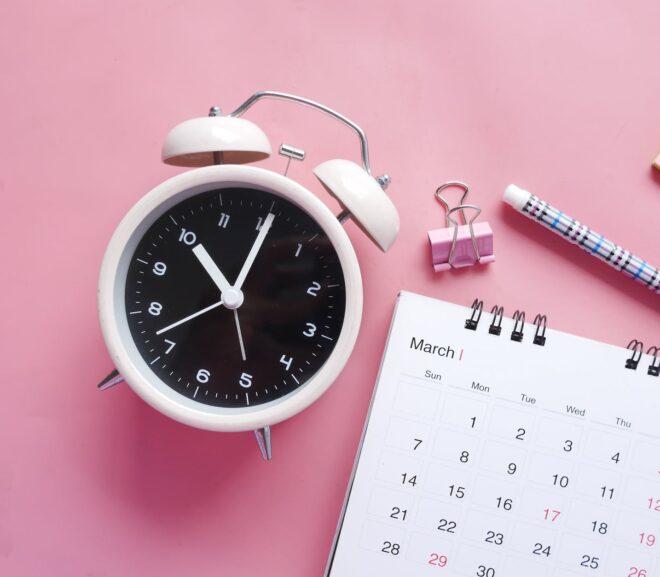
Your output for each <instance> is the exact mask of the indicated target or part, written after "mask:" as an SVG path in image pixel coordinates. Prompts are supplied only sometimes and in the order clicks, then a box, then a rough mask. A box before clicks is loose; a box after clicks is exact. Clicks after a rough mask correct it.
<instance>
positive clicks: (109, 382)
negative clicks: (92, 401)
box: [96, 369, 124, 391]
mask: <svg viewBox="0 0 660 577" xmlns="http://www.w3.org/2000/svg"><path fill="white" fill-rule="evenodd" d="M123 382H124V377H122V376H121V375H120V374H119V371H117V369H115V370H114V371H112V372H111V373H110V374H109V375H108V376H107V377H106V378H105V379H103V380H102V381H101V382H100V383H99V384H98V385H96V386H97V387H98V389H99V391H105V390H106V389H111V388H112V387H114V386H115V385H118V384H119V383H123Z"/></svg>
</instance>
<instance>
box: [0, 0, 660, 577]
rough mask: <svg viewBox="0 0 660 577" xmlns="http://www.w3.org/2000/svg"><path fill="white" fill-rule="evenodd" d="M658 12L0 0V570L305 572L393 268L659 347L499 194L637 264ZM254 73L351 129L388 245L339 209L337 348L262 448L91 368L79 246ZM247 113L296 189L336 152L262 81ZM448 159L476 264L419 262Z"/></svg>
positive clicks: (599, 334)
mask: <svg viewBox="0 0 660 577" xmlns="http://www.w3.org/2000/svg"><path fill="white" fill-rule="evenodd" d="M659 23H660V4H659V3H658V2H657V1H655V0H648V1H641V0H640V1H637V2H618V1H608V2H604V1H602V0H589V1H561V2H560V1H552V2H550V1H547V2H540V1H534V2H530V1H529V0H517V1H509V0H507V1H498V2H472V1H470V2H466V1H463V0H460V1H451V2H447V1H445V2H430V1H429V2H424V3H422V2H417V3H413V2H410V1H403V0H387V1H382V2H371V3H368V2H347V1H345V0H341V1H335V2H332V3H329V2H325V3H322V2H316V3H312V2H304V1H302V0H280V1H279V2H250V1H244V2H231V3H229V2H222V1H217V0H216V1H213V2H211V1H197V2H195V1H186V2H172V1H168V2H163V1H155V0H149V1H145V0H142V1H133V2H109V1H107V0H104V1H100V0H94V1H88V2H80V1H79V0H75V1H74V0H59V1H58V2H46V1H40V2H35V1H28V0H21V1H15V2H11V3H10V2H4V3H3V4H2V6H1V7H0V107H1V109H2V120H1V121H0V134H1V137H0V159H1V160H0V194H1V195H2V201H3V209H4V211H3V214H4V218H3V221H2V226H1V227H0V262H2V266H3V270H4V274H3V279H4V280H3V284H2V286H3V288H2V299H0V314H1V316H2V323H1V324H0V350H1V351H2V360H1V363H0V574H1V575H3V576H8V577H14V576H19V577H22V576H43V575H48V576H50V577H59V576H62V577H64V576H66V577H77V576H87V577H92V576H94V577H101V576H115V575H116V576H122V577H131V576H134V575H135V576H137V575H158V576H159V577H169V576H175V575H176V576H179V575H196V576H197V577H205V576H211V575H213V576H217V575H227V576H233V577H241V576H256V575H269V576H273V577H277V576H286V577H303V576H304V577H310V576H320V575H321V574H322V570H323V567H324V565H325V562H326V558H327V554H328V550H329V547H330V544H331V540H332V536H333V534H334V531H335V525H336V521H337V516H338V514H339V511H340V507H341V503H342V499H343V496H344V492H345V489H346V483H347V480H348V476H349V473H350V470H351V466H352V463H353V458H354V454H355V450H356V447H357V442H358V439H359V436H360V432H361V429H362V425H363V421H364V417H365V414H366V410H367V406H368V403H369V399H370V395H371V391H372V386H373V383H374V379H375V376H376V372H377V368H378V363H379V360H380V356H381V353H382V348H383V344H384V341H385V335H386V330H387V327H388V324H389V322H390V316H391V312H392V307H393V304H394V298H395V295H396V294H397V292H398V291H399V290H400V289H402V288H405V289H408V290H412V291H417V292H421V293H424V294H427V295H431V296H437V297H440V298H444V299H446V300H450V301H454V302H458V303H462V304H469V303H470V302H471V301H472V299H473V298H474V297H475V296H479V297H482V298H483V299H484V300H485V302H486V305H487V306H489V307H490V306H492V305H493V304H494V303H499V304H501V305H504V307H505V310H506V311H507V313H509V314H511V312H512V311H513V309H515V308H518V307H521V308H524V309H525V310H527V311H528V314H532V315H533V314H535V313H536V312H537V311H543V312H545V313H546V314H547V315H548V318H549V319H550V324H551V326H552V327H553V328H558V329H562V330H566V331H571V332H574V333H577V334H580V335H584V336H588V337H592V338H596V339H601V340H604V341H608V342H611V343H615V344H620V345H625V344H626V343H627V341H628V340H629V339H630V338H632V337H638V338H641V339H643V340H644V341H645V342H646V343H647V345H648V344H651V343H653V342H655V343H656V344H657V343H658V341H660V333H659V331H658V327H659V324H658V320H659V319H660V316H659V308H658V297H657V296H655V295H653V294H652V293H651V292H650V291H648V290H647V289H645V288H643V287H641V286H639V285H636V284H635V283H633V282H631V281H630V280H628V279H626V278H623V277H622V276H621V275H619V274H618V273H616V272H615V271H613V270H611V269H609V268H608V267H606V266H605V265H602V264H601V263H599V262H597V261H596V260H594V259H591V258H590V257H589V256H588V255H586V254H584V253H582V252H580V251H579V250H578V249H575V248H574V247H571V246H568V245H566V244H565V243H563V241H562V240H561V239H559V238H557V237H554V236H553V235H552V234H551V233H549V232H546V231H543V230H540V229H539V228H538V227H536V226H535V225H534V224H533V223H531V222H530V221H527V220H526V219H524V218H523V217H520V216H519V215H517V214H515V213H514V212H512V210H511V209H509V208H508V207H504V206H503V205H502V203H501V201H500V197H501V193H502V191H503V189H504V186H505V185H506V184H508V183H510V182H515V183H517V184H519V185H520V186H523V187H527V188H529V189H530V190H532V191H533V192H535V193H537V194H538V195H539V196H542V197H544V198H545V199H546V200H548V201H550V202H552V203H554V204H556V205H557V206H558V207H560V208H561V209H563V210H565V211H567V212H569V213H570V214H572V215H574V216H576V217H577V218H580V219H581V220H583V221H584V222H587V223H588V224H590V225H591V226H593V227H594V228H596V229H597V230H599V231H602V232H604V233H606V234H607V235H608V236H610V237H611V238H612V239H614V240H615V241H617V242H619V243H621V244H622V245H624V246H625V247H626V248H628V249H629V250H632V251H633V252H636V253H638V254H639V255H640V256H642V257H643V258H646V259H648V260H649V261H651V262H652V263H654V264H656V265H657V264H658V263H660V242H659V241H660V232H659V227H658V214H659V209H660V173H658V172H655V173H654V172H653V171H652V169H651V168H650V163H651V160H652V158H653V157H654V156H655V154H656V153H657V152H658V149H660V105H659V102H660V100H659V96H658V93H659V91H660V74H658V54H660V34H659V33H658V30H659V28H658V26H659ZM259 89H275V90H285V91H290V92H294V93H299V94H302V95H305V96H308V97H311V98H314V99H318V100H320V101H322V102H324V103H327V104H328V105H330V106H333V107H335V108H336V109H338V110H339V111H341V112H343V113H345V114H346V115H348V116H349V117H350V118H353V119H355V120H356V121H357V122H358V123H359V124H361V125H362V126H363V127H364V129H365V130H366V131H367V133H368V135H369V137H370V143H371V146H372V165H373V167H374V170H375V171H376V173H381V172H388V173H390V174H391V176H392V179H393V183H392V186H391V188H390V192H391V195H392V198H393V199H394V201H395V202H396V203H397V205H398V207H399V210H400V213H401V236H400V238H399V240H398V242H397V244H396V245H395V246H394V248H393V249H392V250H391V251H390V252H389V253H388V254H385V255H384V254H382V253H380V252H379V250H378V249H376V248H375V246H373V245H372V244H371V243H370V242H369V241H368V240H367V239H366V238H365V237H364V236H363V235H362V234H361V232H360V231H359V230H358V229H357V227H355V225H354V224H348V225H347V230H348V233H349V235H350V236H351V238H352V239H353V241H354V243H355V245H356V249H357V253H358V256H359V258H360V260H361V262H362V271H363V274H364V284H365V311H364V319H363V326H362V331H361V334H360V337H359V340H358V343H357V347H356V349H355V353H354V355H353V357H352V359H351V360H350V362H349V364H348V366H347V367H346V369H345V370H344V372H343V374H342V376H341V378H340V379H339V380H338V381H337V382H336V384H335V385H334V386H333V388H331V390H330V391H329V392H328V393H327V394H326V395H325V396H324V397H323V398H322V399H321V400H320V401H319V402H318V403H316V404H315V405H314V406H313V407H311V408H310V409H309V410H308V411H306V412H304V413H303V414H301V415H299V416H297V417H295V418H293V419H291V420H290V421H288V422H285V423H283V424H281V425H279V426H277V427H275V428H274V453H275V458H274V461H273V462H272V463H270V464H266V463H263V462H262V461H261V459H260V457H259V455H258V451H257V448H256V445H255V442H254V439H253V437H252V435H251V434H247V433H246V434H231V435H230V434H226V435H222V434H213V433H209V432H205V431H200V430H195V429H192V428H188V427H185V426H183V425H179V424H177V423H175V422H173V421H170V420H168V419H167V418H165V417H163V416H161V415H159V414H157V413H156V412H155V411H153V410H152V409H151V408H149V407H148V406H146V405H145V404H144V403H143V402H142V401H140V400H139V399H138V398H137V397H136V396H135V395H134V394H133V393H132V392H131V391H130V390H129V389H128V388H127V387H126V386H120V387H118V388H116V389H114V390H112V391H110V392H107V393H105V394H101V393H99V392H97V390H96V387H95V385H96V383H97V381H99V379H100V378H101V377H102V376H104V375H105V374H106V373H107V372H108V371H109V370H110V369H111V365H110V361H109V359H108V355H107V353H106V350H105V348H104V345H103V342H102V339H101V334H100V330H99V326H98V321H97V316H96V301H95V296H96V294H95V293H96V282H97V274H98V269H99V265H100V262H101V258H102V255H103V251H104V249H105V246H106V244H107V242H108V240H109V238H110V235H111V234H112V231H113V229H114V227H115V226H116V224H117V223H118V222H119V220H120V218H121V217H122V216H123V214H124V213H125V212H126V211H127V210H128V209H129V207H130V206H131V205H133V204H134V203H135V202H136V201H137V199H138V198H140V197H141V196H142V195H143V194H144V193H145V192H146V191H148V190H149V189H150V188H152V187H153V186H155V185H156V184H157V183H159V182H161V181H163V180H164V179H166V178H168V177H169V176H171V175H173V174H175V173H176V172H178V169H175V168H172V167H167V166H164V165H162V164H161V163H160V161H159V153H160V146H161V143H162V140H163V137H164V135H165V134H166V133H167V131H168V130H169V129H170V128H171V127H172V126H173V125H175V124H176V123H178V122H180V121H182V120H184V119H187V118H189V117H192V116H196V115H204V114H205V113H206V111H207V109H208V108H209V106H211V105H213V104H219V105H221V106H222V107H223V108H224V109H225V110H226V111H229V110H231V109H233V108H234V107H235V106H237V105H238V104H239V103H240V102H241V101H242V100H243V99H245V98H246V97H247V96H248V95H250V94H251V93H252V92H254V91H255V90H259ZM249 117H250V118H251V119H253V120H255V121H256V122H258V123H259V124H261V125H262V126H263V127H264V128H265V129H266V131H267V132H268V133H269V135H270V137H271V140H272V142H273V144H274V145H275V146H277V145H278V144H279V143H280V142H282V141H285V142H288V143H291V144H294V145H296V146H299V147H302V148H306V149H307V151H308V160H306V161H305V162H304V163H303V164H302V165H300V164H296V165H295V166H294V167H293V169H292V172H291V173H290V175H291V176H292V177H293V178H295V179H297V180H299V181H301V182H303V183H304V184H306V185H308V186H309V187H310V188H311V189H312V190H314V191H316V192H319V193H320V187H319V186H317V185H316V184H315V182H314V180H313V178H312V176H311V168H312V167H313V166H315V165H316V164H318V163H319V162H321V161H322V160H324V159H327V158H332V157H349V158H353V159H357V158H358V156H357V143H356V141H355V139H354V137H353V135H352V134H350V133H349V132H348V131H346V130H345V129H343V128H342V127H340V126H339V125H335V124H334V123H332V122H330V121H329V120H328V119H327V118H325V117H321V116H319V115H316V114H314V113H313V112H311V111H308V110H303V109H299V108H297V107H295V106H290V105H287V104H282V103H273V102H269V103H266V104H264V105H263V106H260V107H257V108H256V109H255V110H254V113H250V114H249ZM283 165H284V161H283V159H281V158H279V157H277V156H276V157H275V158H273V159H271V160H270V161H268V163H266V166H270V167H272V168H273V169H275V170H278V171H279V170H281V169H282V167H283ZM450 179H462V180H465V181H467V182H468V183H469V184H470V185H471V186H472V190H473V192H474V195H473V197H472V200H473V201H475V202H476V203H477V204H480V205H481V206H482V207H483V209H484V212H483V217H484V218H485V219H486V220H488V221H489V222H490V224H491V225H492V227H493V229H494V230H495V236H496V256H497V262H496V263H494V264H492V265H488V266H484V267H481V268H474V269H471V270H463V271H460V272H456V273H442V274H433V273H432V272H431V268H430V259H429V249H428V246H427V241H426V231H427V230H428V229H429V228H433V227H438V226H439V225H440V224H441V222H442V218H443V215H442V212H441V210H440V208H439V207H438V206H437V205H436V203H435V200H434V199H433V196H432V194H433V191H434V189H435V187H436V186H437V185H438V184H440V183H442V182H444V181H446V180H450ZM320 194H322V197H323V198H324V199H325V200H326V201H328V202H329V203H330V204H331V205H332V206H333V209H334V208H335V207H336V205H334V204H333V202H334V201H332V200H331V199H330V198H329V197H328V196H327V195H326V194H325V193H320Z"/></svg>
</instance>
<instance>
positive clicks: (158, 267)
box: [152, 261, 167, 276]
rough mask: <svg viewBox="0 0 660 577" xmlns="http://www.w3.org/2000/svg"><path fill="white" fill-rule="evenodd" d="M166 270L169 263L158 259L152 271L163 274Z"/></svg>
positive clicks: (158, 274) (159, 274)
mask: <svg viewBox="0 0 660 577" xmlns="http://www.w3.org/2000/svg"><path fill="white" fill-rule="evenodd" d="M166 270H167V265H166V264H165V263H164V262H160V261H158V262H156V263H154V268H153V271H152V272H153V273H154V274H155V275H157V276H163V275H164V274H165V271H166Z"/></svg>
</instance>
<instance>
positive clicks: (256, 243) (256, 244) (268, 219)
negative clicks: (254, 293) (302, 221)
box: [233, 212, 275, 291]
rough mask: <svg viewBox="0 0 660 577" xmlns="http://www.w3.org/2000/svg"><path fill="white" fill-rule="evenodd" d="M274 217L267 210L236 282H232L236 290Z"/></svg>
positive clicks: (241, 282)
mask: <svg viewBox="0 0 660 577" xmlns="http://www.w3.org/2000/svg"><path fill="white" fill-rule="evenodd" d="M274 219H275V215H274V214H273V213H272V212H269V213H268V216H267V217H266V220H264V223H263V225H261V229H260V230H259V234H258V235H257V238H256V240H255V241H254V244H253V245H252V248H251V249H250V252H249V253H248V255H247V258H246V259H245V262H244V263H243V268H242V269H241V272H240V273H238V278H237V279H236V282H235V283H234V287H233V288H234V289H235V290H237V291H240V290H241V287H242V286H243V283H244V282H245V277H246V276H247V275H248V272H250V268H251V267H252V263H254V259H255V258H257V253H258V252H259V249H260V248H261V245H262V244H263V243H264V239H265V238H266V235H267V234H268V231H269V230H270V226H271V225H272V224H273V220H274Z"/></svg>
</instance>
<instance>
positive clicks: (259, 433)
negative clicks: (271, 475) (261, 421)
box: [254, 427, 273, 461]
mask: <svg viewBox="0 0 660 577" xmlns="http://www.w3.org/2000/svg"><path fill="white" fill-rule="evenodd" d="M254 436H255V437H256V438H257V444H258V445H259V450H260V451H261V456H262V457H263V458H264V461H270V460H271V459H272V458H273V450H272V447H271V444H270V427H264V428H263V429H257V430H256V431H255V432H254Z"/></svg>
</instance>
